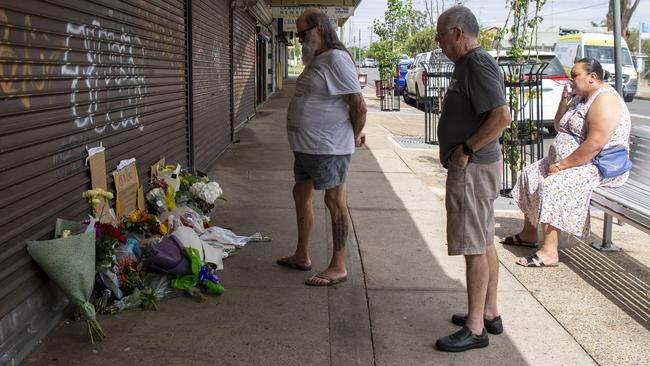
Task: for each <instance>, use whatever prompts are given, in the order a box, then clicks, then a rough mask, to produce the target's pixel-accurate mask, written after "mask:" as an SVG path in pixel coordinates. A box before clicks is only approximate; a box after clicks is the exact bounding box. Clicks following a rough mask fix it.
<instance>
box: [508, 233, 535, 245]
mask: <svg viewBox="0 0 650 366" xmlns="http://www.w3.org/2000/svg"><path fill="white" fill-rule="evenodd" d="M501 244H505V245H512V246H517V247H526V248H537V243H534V242H531V241H525V240H523V239H521V237H520V236H519V234H515V235H514V236H508V237H505V238H503V240H501Z"/></svg>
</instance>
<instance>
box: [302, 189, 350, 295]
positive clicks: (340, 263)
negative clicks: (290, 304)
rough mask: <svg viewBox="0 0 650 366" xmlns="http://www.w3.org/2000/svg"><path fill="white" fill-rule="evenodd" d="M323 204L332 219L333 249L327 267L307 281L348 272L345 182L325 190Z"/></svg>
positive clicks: (337, 276) (320, 279)
mask: <svg viewBox="0 0 650 366" xmlns="http://www.w3.org/2000/svg"><path fill="white" fill-rule="evenodd" d="M325 205H326V206H327V208H328V210H329V212H330V216H331V219H332V242H333V244H334V249H333V251H332V259H331V260H330V263H329V265H328V266H327V268H326V269H325V270H324V271H322V272H320V273H318V274H317V275H316V276H314V277H312V278H310V279H309V280H308V282H311V283H322V282H327V280H322V279H338V278H342V277H345V276H347V274H348V273H347V270H346V268H345V254H346V252H345V251H346V248H345V243H346V241H347V238H348V230H349V224H348V220H349V213H348V206H347V191H346V188H345V183H344V184H341V185H340V186H338V187H335V188H331V189H328V190H326V191H325Z"/></svg>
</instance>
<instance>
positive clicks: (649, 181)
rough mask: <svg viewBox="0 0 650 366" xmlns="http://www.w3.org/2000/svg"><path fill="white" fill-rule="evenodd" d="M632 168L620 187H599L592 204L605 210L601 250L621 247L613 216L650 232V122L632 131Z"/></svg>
mask: <svg viewBox="0 0 650 366" xmlns="http://www.w3.org/2000/svg"><path fill="white" fill-rule="evenodd" d="M630 160H631V161H632V170H631V171H630V177H629V178H628V180H627V182H626V183H625V184H624V185H623V186H621V187H616V188H603V187H601V188H596V189H595V190H594V192H593V194H592V196H591V204H592V205H593V206H594V207H597V208H599V209H601V210H603V212H604V213H605V220H604V228H603V239H602V243H600V244H594V247H596V248H597V249H600V250H619V249H618V248H617V247H616V246H614V245H613V243H612V217H616V218H618V219H619V220H621V221H624V222H627V223H629V224H631V225H632V226H634V227H636V228H638V229H640V230H643V231H645V232H647V233H650V126H644V125H639V126H633V127H632V132H631V134H630Z"/></svg>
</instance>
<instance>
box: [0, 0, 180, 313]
mask: <svg viewBox="0 0 650 366" xmlns="http://www.w3.org/2000/svg"><path fill="white" fill-rule="evenodd" d="M0 37H2V38H1V39H2V43H1V44H0V54H1V57H0V96H1V97H2V99H1V102H0V103H1V105H2V108H1V109H0V125H2V128H1V129H0V217H1V218H2V221H1V222H0V318H2V317H3V316H4V315H5V314H7V313H8V312H9V311H11V310H12V309H13V308H15V307H16V306H17V305H19V304H20V303H22V302H24V301H25V300H26V299H27V298H28V297H29V295H30V293H32V292H34V291H35V290H36V289H38V288H39V287H41V286H42V285H43V284H44V283H45V281H46V278H45V276H44V275H42V272H41V271H40V270H39V269H38V266H37V265H36V264H35V263H34V262H33V261H32V260H31V258H30V257H29V254H28V253H27V251H26V250H25V246H24V241H25V240H26V239H33V238H44V237H47V236H49V235H51V233H52V232H53V225H54V222H55V219H56V218H57V217H61V218H70V219H71V218H81V217H83V216H84V214H85V213H86V212H87V210H88V205H87V204H86V202H85V201H84V200H83V199H82V198H81V194H82V192H83V191H85V190H86V189H89V188H90V174H89V171H88V168H87V167H86V166H85V165H84V159H85V157H86V153H85V147H86V146H89V147H90V146H98V145H99V143H100V142H101V143H102V144H103V146H104V147H106V159H107V161H106V167H107V169H108V170H109V171H110V170H112V169H114V168H115V167H116V165H117V163H118V162H119V161H120V160H121V159H126V158H131V157H135V158H136V159H137V161H138V167H139V169H140V179H141V181H142V182H147V181H148V178H147V177H148V172H147V170H148V167H149V166H150V165H151V164H153V163H154V162H155V161H157V160H158V159H159V157H160V156H161V155H164V156H166V157H167V161H178V162H180V163H182V164H187V161H188V149H189V147H188V143H187V140H188V137H187V87H186V83H187V80H186V76H185V73H186V58H187V56H186V42H185V39H186V31H185V5H184V2H183V1H182V0H151V1H148V2H145V1H135V0H133V1H120V2H118V1H112V0H94V1H76V0H57V1H35V0H21V1H0ZM109 178H110V174H109ZM109 184H111V181H110V180H109Z"/></svg>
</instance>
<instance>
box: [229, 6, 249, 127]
mask: <svg viewBox="0 0 650 366" xmlns="http://www.w3.org/2000/svg"><path fill="white" fill-rule="evenodd" d="M232 22H233V26H232V55H233V60H232V67H233V73H232V83H233V87H232V88H233V124H234V129H235V130H237V129H238V128H239V127H241V125H242V124H243V123H244V122H246V121H247V120H248V119H249V118H250V117H252V116H253V115H254V114H255V23H254V22H253V19H252V18H251V17H250V16H249V15H248V14H247V13H246V12H245V11H243V10H240V9H237V8H235V9H233V19H232Z"/></svg>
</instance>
